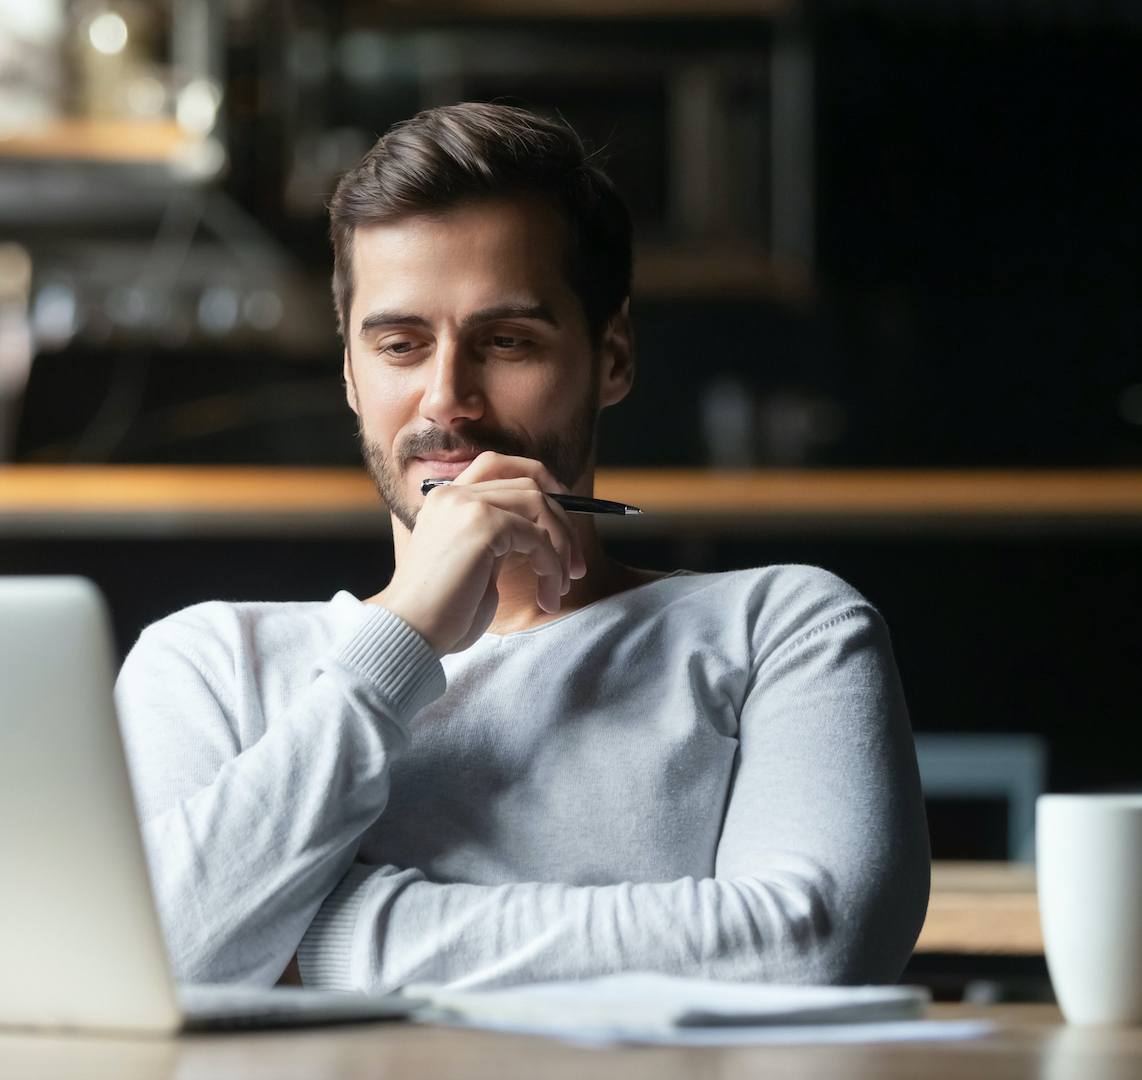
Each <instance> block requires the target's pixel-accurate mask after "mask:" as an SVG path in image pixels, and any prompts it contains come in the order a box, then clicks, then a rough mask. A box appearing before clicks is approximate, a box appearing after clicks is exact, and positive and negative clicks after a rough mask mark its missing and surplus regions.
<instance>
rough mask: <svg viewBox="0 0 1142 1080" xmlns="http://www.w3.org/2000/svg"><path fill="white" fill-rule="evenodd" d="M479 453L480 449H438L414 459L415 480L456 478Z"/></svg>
mask: <svg viewBox="0 0 1142 1080" xmlns="http://www.w3.org/2000/svg"><path fill="white" fill-rule="evenodd" d="M478 454H479V451H478V450H465V451H446V450H437V451H433V452H432V453H429V454H425V455H424V456H423V457H417V458H414V459H413V468H414V470H415V472H416V474H417V475H416V476H415V477H414V479H415V480H417V481H418V482H419V481H420V480H437V479H439V480H455V479H456V477H458V476H459V475H460V474H461V473H462V472H463V471H464V470H465V469H466V468H468V466H469V465H471V464H472V462H473V461H474V460H475V459H476V456H477V455H478Z"/></svg>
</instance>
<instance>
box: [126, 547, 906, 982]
mask: <svg viewBox="0 0 1142 1080" xmlns="http://www.w3.org/2000/svg"><path fill="white" fill-rule="evenodd" d="M116 693H117V701H118V707H119V715H120V720H121V723H122V727H123V732H124V737H125V743H126V747H127V753H128V758H129V762H130V765H131V770H132V776H133V781H134V784H135V787H136V795H137V799H138V802H139V808H140V815H141V818H142V819H143V822H144V839H145V843H146V846H147V851H148V856H149V859H150V862H151V868H152V877H153V879H154V885H155V892H156V895H157V899H158V904H159V908H160V913H161V915H162V919H163V923H164V927H165V931H166V935H167V940H168V944H169V948H170V953H171V956H172V961H173V964H174V967H175V972H176V975H177V976H178V977H179V978H180V979H182V980H184V981H189V982H206V981H209V982H247V983H256V984H271V983H273V982H274V981H275V980H276V979H277V977H278V976H279V974H280V973H281V971H282V970H283V969H284V968H285V966H286V964H287V963H288V962H289V960H290V958H291V957H292V956H293V954H294V951H295V950H297V952H298V957H299V961H300V964H301V970H302V975H303V978H304V981H305V982H306V984H307V985H312V986H318V987H331V988H340V989H367V990H373V991H384V990H390V989H394V988H396V987H399V986H402V985H404V984H406V983H408V982H411V981H414V980H416V981H420V980H429V981H433V982H439V983H452V984H454V985H457V986H465V987H474V986H483V987H487V986H496V985H504V984H508V983H515V982H525V981H531V980H540V979H567V978H576V977H587V976H595V975H604V974H608V973H611V972H618V971H660V972H667V973H672V974H679V975H702V976H707V977H711V978H719V979H736V980H762V981H766V980H769V981H782V982H848V983H853V982H879V981H890V980H894V979H895V978H896V977H897V976H898V975H899V973H900V971H901V968H902V967H903V965H904V963H905V961H906V959H907V958H908V955H909V953H910V951H911V948H912V945H913V944H914V942H915V940H916V937H917V935H918V933H919V930H920V926H921V924H922V922H923V919H924V913H925V909H926V905H927V897H928V844H927V833H926V829H925V822H924V810H923V803H922V800H921V794H920V784H919V778H918V774H917V769H916V761H915V755H914V751H913V747H912V740H911V735H910V732H909V725H908V717H907V713H906V710H905V705H904V699H903V696H902V693H901V689H900V684H899V680H898V677H897V674H896V669H895V666H894V664H893V660H892V654H891V649H890V646H889V641H888V635H887V633H886V631H885V628H884V625H883V623H882V621H881V619H880V617H879V616H878V614H877V613H876V611H875V610H873V608H872V607H870V606H869V604H868V603H867V602H866V601H865V600H864V599H862V597H861V596H860V595H859V594H858V593H856V592H855V591H854V590H853V589H851V588H850V587H849V586H847V585H845V584H844V583H843V582H841V581H839V580H838V579H837V578H835V577H833V576H832V575H830V574H828V573H826V572H824V571H822V570H816V569H812V568H808V567H800V566H783V567H767V568H764V569H760V570H749V571H740V572H736V573H728V574H711V575H696V574H676V575H672V576H670V577H667V578H663V579H660V580H658V581H655V582H652V583H650V584H647V585H643V586H641V587H639V588H636V589H632V590H630V591H629V592H624V593H620V594H619V595H617V596H613V597H610V598H608V599H606V600H603V601H600V602H598V603H595V604H592V605H590V606H589V607H586V608H583V609H581V610H579V611H575V612H572V613H570V614H568V615H565V616H563V617H561V618H559V619H556V620H554V621H552V622H549V623H546V624H544V625H542V626H538V627H535V628H534V629H531V630H525V631H522V632H519V633H514V634H509V635H507V636H504V637H500V636H496V635H493V634H485V635H484V637H483V638H482V639H481V640H480V641H478V642H477V643H476V644H475V645H474V646H473V647H472V648H470V649H468V650H467V651H466V652H464V653H461V654H459V655H455V656H447V657H445V658H444V660H443V662H441V661H439V660H438V659H437V658H436V656H435V655H434V653H433V652H432V650H431V649H430V648H429V647H428V645H427V644H426V643H425V642H424V641H423V640H422V639H421V638H420V636H419V635H418V634H416V633H415V632H414V631H413V630H412V629H411V628H410V627H408V626H407V625H406V624H405V623H403V622H402V621H401V620H400V619H398V618H397V617H396V616H395V615H393V614H392V613H390V612H388V611H386V610H384V609H383V608H378V607H375V606H369V605H363V604H361V603H360V602H359V601H357V600H356V599H354V598H353V597H352V596H350V595H349V594H348V593H338V594H337V596H335V597H334V598H333V600H332V601H330V602H329V603H294V604H268V603H266V604H253V603H250V604H228V603H209V604H200V605H198V606H196V607H192V608H188V609H187V610H185V611H182V612H180V613H178V614H176V615H172V616H170V617H169V618H166V619H163V620H162V621H160V622H158V623H156V624H154V625H153V626H151V627H149V628H148V629H147V630H146V631H144V633H143V634H142V636H141V637H140V639H139V641H138V643H137V645H136V646H135V648H134V649H133V650H132V651H131V654H130V655H129V656H128V658H127V660H126V662H125V663H124V665H123V670H122V672H121V674H120V678H119V682H118V686H117V691H116Z"/></svg>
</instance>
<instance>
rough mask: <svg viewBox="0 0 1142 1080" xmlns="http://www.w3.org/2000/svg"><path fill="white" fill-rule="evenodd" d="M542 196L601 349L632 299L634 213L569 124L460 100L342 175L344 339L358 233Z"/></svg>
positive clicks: (339, 290)
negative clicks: (555, 208) (561, 223)
mask: <svg viewBox="0 0 1142 1080" xmlns="http://www.w3.org/2000/svg"><path fill="white" fill-rule="evenodd" d="M521 194H539V195H546V196H549V197H553V198H554V199H555V200H556V201H557V202H558V204H559V205H560V206H561V207H562V209H563V210H564V212H565V213H566V215H567V224H568V228H569V234H570V242H569V245H568V251H567V254H566V271H567V280H568V282H569V284H570V285H571V288H572V289H574V291H575V293H576V294H577V295H578V297H579V299H580V300H581V301H582V304H583V311H584V314H585V315H586V319H587V328H588V330H589V331H590V333H591V338H592V340H593V341H595V342H596V343H598V342H599V341H600V340H601V338H602V334H603V331H604V329H605V328H606V325H607V323H608V322H609V321H610V319H611V318H613V317H614V316H615V315H616V314H617V313H618V312H619V310H620V308H621V307H622V304H623V301H624V300H625V299H626V298H627V297H628V296H629V295H630V283H631V225H630V214H629V213H628V211H627V208H626V205H625V204H624V203H623V200H622V198H621V196H620V195H619V193H618V192H617V191H616V190H615V186H614V184H613V183H612V182H611V180H610V179H609V178H608V177H607V175H606V174H605V173H604V172H603V171H602V170H601V169H600V168H598V166H596V165H594V164H593V163H592V162H591V160H590V157H589V155H588V153H587V151H586V150H585V149H584V147H583V143H582V141H581V140H580V138H579V136H578V135H576V134H575V132H574V131H572V130H571V128H569V127H567V126H566V125H565V124H561V123H557V122H555V121H553V120H545V119H543V118H542V117H539V116H535V115H534V114H532V113H529V112H527V111H525V110H524V109H516V108H512V107H510V106H507V105H484V104H478V103H475V102H464V103H462V104H460V105H447V106H444V107H443V108H439V109H429V110H427V111H425V112H422V113H418V114H417V115H416V116H414V117H413V118H412V119H411V120H403V121H401V123H399V124H395V125H394V126H393V127H391V128H390V129H389V130H388V132H387V133H386V134H385V135H383V136H382V137H381V139H380V140H379V141H378V142H377V145H376V146H374V147H373V149H372V150H370V151H369V152H368V154H366V155H365V157H364V158H363V159H362V161H361V162H360V164H359V165H357V167H356V168H355V169H353V170H352V171H351V172H348V173H346V174H345V176H344V177H343V178H342V179H341V183H340V184H338V185H337V191H336V192H335V193H334V195H333V199H332V201H331V202H330V204H329V216H330V235H331V237H332V239H333V300H334V303H335V304H336V306H337V322H338V326H339V328H340V330H341V336H342V338H345V337H346V335H347V334H348V332H349V327H348V320H349V308H350V306H351V304H352V301H353V234H354V231H355V230H356V229H357V228H359V227H360V226H363V225H378V224H381V223H383V222H386V221H392V220H394V219H396V218H401V217H406V216H408V215H411V214H424V213H429V214H430V213H434V212H439V211H444V210H448V209H451V208H452V207H454V206H457V205H458V204H460V203H463V202H467V201H470V200H473V199H481V198H495V197H498V196H499V197H509V198H510V197H511V196H513V195H521Z"/></svg>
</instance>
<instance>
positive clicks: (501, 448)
mask: <svg viewBox="0 0 1142 1080" xmlns="http://www.w3.org/2000/svg"><path fill="white" fill-rule="evenodd" d="M597 396H598V395H597V393H594V392H593V393H591V394H588V396H587V400H586V402H585V403H584V405H583V408H581V409H580V410H579V413H578V414H577V415H576V416H575V417H574V418H573V419H572V421H571V423H569V424H568V425H567V427H565V428H563V429H562V430H560V431H552V432H549V433H548V434H546V435H543V436H541V437H540V438H539V439H536V440H531V439H527V438H525V437H524V436H523V435H522V434H521V433H520V432H518V431H514V430H512V429H511V428H489V427H484V426H481V425H480V424H470V425H465V426H464V427H463V428H460V429H458V430H457V431H442V430H441V429H440V428H429V429H428V430H427V431H418V432H415V433H414V434H412V435H408V436H406V437H405V438H404V439H401V440H400V442H398V443H397V445H396V448H395V451H394V453H393V455H391V456H390V455H389V454H386V453H385V451H384V450H383V449H382V448H381V445H380V444H379V443H377V442H375V441H374V440H372V439H370V438H369V437H368V435H366V434H365V430H364V426H363V425H362V424H361V423H360V421H358V427H357V430H358V434H359V435H360V438H361V455H362V457H363V458H364V459H365V468H366V469H367V470H368V472H369V476H370V477H371V478H372V480H373V483H374V484H375V485H376V487H377V491H378V492H380V496H381V498H382V499H383V500H384V502H385V506H386V507H388V509H389V512H390V513H391V514H393V515H394V516H395V517H396V519H397V521H399V522H400V523H401V524H402V525H403V526H404V527H405V528H406V529H408V531H409V532H412V530H413V528H414V527H415V525H416V516H417V514H418V513H419V512H420V502H419V501H417V502H415V503H412V502H409V500H408V496H407V494H406V492H405V490H404V486H403V484H402V480H403V479H404V475H405V472H406V471H407V469H408V467H409V466H410V465H411V464H412V462H413V461H414V460H415V459H416V458H418V457H422V456H423V455H425V454H427V453H430V452H431V451H434V450H444V451H457V450H471V451H473V453H474V454H479V453H483V452H484V451H485V450H492V451H494V452H495V453H497V454H506V455H508V456H510V457H526V458H533V459H534V460H536V461H539V462H541V463H542V464H543V465H545V466H546V467H547V471H548V472H550V473H551V475H552V476H554V477H555V479H556V480H558V481H559V482H560V483H561V484H563V485H565V486H566V487H569V488H570V487H574V486H575V484H577V483H578V482H579V479H580V478H581V477H582V476H583V473H584V472H586V471H587V466H588V464H589V463H590V461H591V458H592V456H593V455H594V451H595V429H596V427H597V426H598V420H599V414H598V410H597V408H596V406H595V404H594V402H595V400H596V398H597Z"/></svg>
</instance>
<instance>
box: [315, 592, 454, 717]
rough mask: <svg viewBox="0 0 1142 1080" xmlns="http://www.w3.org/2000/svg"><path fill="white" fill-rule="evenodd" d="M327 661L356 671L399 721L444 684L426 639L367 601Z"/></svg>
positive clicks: (432, 697) (439, 691) (434, 695)
mask: <svg viewBox="0 0 1142 1080" xmlns="http://www.w3.org/2000/svg"><path fill="white" fill-rule="evenodd" d="M331 659H332V660H333V661H334V662H335V663H337V664H339V665H340V666H341V667H343V668H346V669H347V670H349V671H351V672H353V673H354V674H356V675H359V676H360V677H361V678H362V679H363V680H364V681H365V682H366V683H368V684H369V686H370V689H371V691H372V693H374V694H376V695H378V696H379V697H381V698H383V699H384V700H385V701H386V702H388V704H389V706H390V708H391V709H392V711H393V713H394V714H395V716H396V717H398V718H400V719H402V720H404V719H408V718H410V717H412V716H414V715H416V713H418V712H419V711H420V710H421V709H423V708H424V706H425V705H427V704H429V702H432V701H435V700H436V699H437V698H438V697H440V695H441V694H443V693H444V691H445V689H446V688H447V681H446V679H445V678H444V668H442V667H441V666H440V660H439V659H438V658H437V656H436V653H435V652H433V651H432V647H431V646H430V645H429V644H428V642H427V641H425V640H424V638H422V637H421V636H420V635H419V634H418V633H417V632H416V631H415V630H414V629H413V628H412V627H411V626H409V625H408V623H406V622H405V621H404V620H403V619H402V618H400V617H399V616H397V615H394V614H393V613H392V612H391V611H389V610H388V609H387V608H383V607H377V606H376V605H370V610H369V611H368V613H367V614H366V616H365V618H364V619H363V620H362V622H361V625H360V626H359V627H358V628H357V630H356V632H355V633H354V634H353V635H352V637H350V638H348V639H347V640H346V641H344V642H342V643H341V645H339V646H338V647H337V648H336V649H335V650H334V651H333V653H332V654H331Z"/></svg>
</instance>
